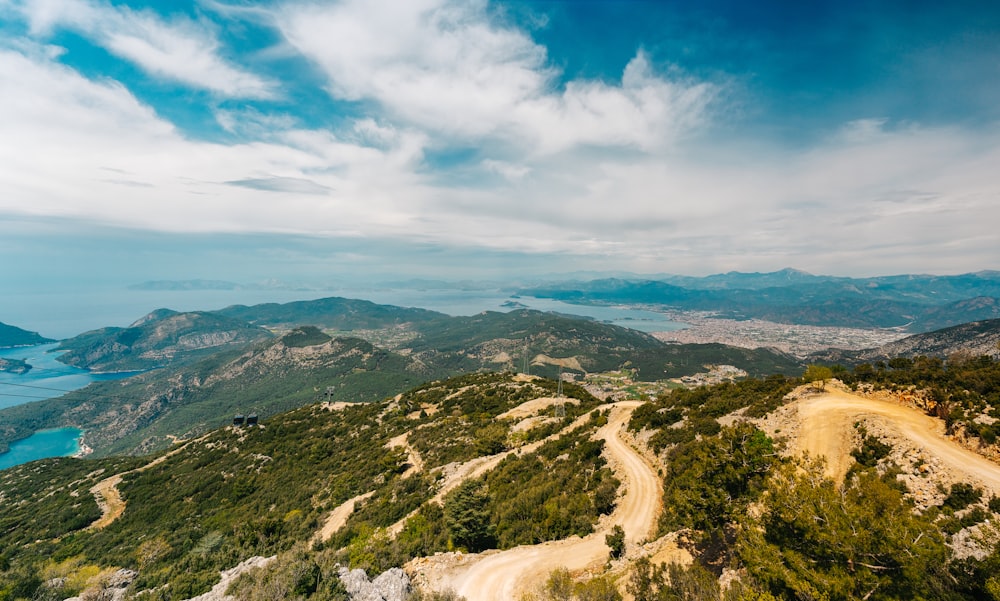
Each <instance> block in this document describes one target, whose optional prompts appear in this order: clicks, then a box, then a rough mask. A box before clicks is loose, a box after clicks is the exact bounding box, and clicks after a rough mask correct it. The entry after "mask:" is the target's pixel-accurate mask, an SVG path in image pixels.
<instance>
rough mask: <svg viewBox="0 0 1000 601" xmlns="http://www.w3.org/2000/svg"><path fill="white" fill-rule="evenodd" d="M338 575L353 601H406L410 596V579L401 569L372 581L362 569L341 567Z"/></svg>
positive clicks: (388, 572)
mask: <svg viewBox="0 0 1000 601" xmlns="http://www.w3.org/2000/svg"><path fill="white" fill-rule="evenodd" d="M337 574H338V576H339V577H340V581H341V582H342V583H343V584H344V588H345V589H347V593H348V594H349V595H350V596H351V601H406V599H407V598H408V597H409V596H410V591H411V588H410V578H409V576H407V575H406V573H405V572H404V571H403V570H401V569H400V568H392V569H390V570H387V571H385V572H383V573H382V574H379V575H378V576H377V577H376V578H375V580H372V581H369V580H368V574H366V573H365V571H364V570H361V569H357V570H348V569H347V568H344V567H341V568H340V570H339V571H338V573H337Z"/></svg>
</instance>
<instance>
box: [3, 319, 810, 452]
mask: <svg viewBox="0 0 1000 601" xmlns="http://www.w3.org/2000/svg"><path fill="white" fill-rule="evenodd" d="M345 308H347V310H346V311H345ZM352 308H355V309H356V308H360V310H358V311H352V310H351V309H352ZM250 309H251V308H247V307H240V308H236V309H234V310H233V311H234V313H233V314H234V315H240V316H241V317H244V318H247V317H249V318H252V317H253V314H252V312H251V311H250ZM260 310H261V315H263V316H264V317H262V318H261V319H256V320H255V321H258V322H261V321H265V322H267V323H269V324H278V323H281V324H284V323H286V321H288V320H293V319H298V318H302V319H310V318H311V319H312V320H313V321H314V322H315V321H320V322H326V323H335V324H338V325H340V326H341V327H346V326H348V325H354V326H366V327H367V326H374V325H383V326H385V327H383V328H381V329H378V330H367V329H366V330H357V331H355V332H348V333H347V334H348V335H345V336H337V337H331V335H329V334H327V333H324V332H323V331H321V330H320V329H318V328H316V327H315V326H299V327H294V328H292V329H290V330H288V331H287V332H285V334H284V335H282V336H281V337H277V338H275V337H273V335H272V334H271V333H270V332H269V331H267V330H263V329H262V328H260V327H259V326H250V325H248V324H247V323H246V322H243V321H240V320H239V319H237V318H236V317H229V316H226V315H219V314H215V313H203V312H193V313H177V312H175V311H170V310H167V309H161V310H157V311H154V312H152V313H150V314H149V315H147V316H145V317H144V318H142V319H140V320H138V321H136V322H135V323H134V324H133V325H132V326H130V327H129V328H107V329H104V330H97V331H94V332H88V333H86V334H83V335H81V336H78V337H76V338H74V339H70V340H68V341H65V342H64V343H63V345H62V348H68V349H69V351H68V352H67V353H66V355H65V357H66V360H67V362H70V363H71V364H75V365H80V366H86V367H90V368H92V369H103V370H125V369H137V370H141V369H149V368H152V367H159V369H155V370H152V371H148V372H146V373H141V374H138V375H136V376H133V377H131V378H128V379H125V380H118V381H113V382H98V383H94V384H92V385H91V386H89V387H87V388H85V389H83V390H81V391H78V392H76V393H71V394H69V395H66V396H65V397H62V398H59V399H51V400H48V401H41V402H36V403H29V404H25V405H18V406H15V407H11V408H8V409H4V410H3V411H0V416H2V418H3V422H4V427H3V429H2V430H0V442H7V443H9V442H11V441H14V440H18V439H20V438H24V437H25V436H27V435H29V434H30V433H31V432H34V431H37V430H39V429H44V428H54V427H61V426H70V425H72V426H75V427H79V428H81V429H83V430H85V431H86V432H87V441H88V444H89V445H90V446H91V447H92V448H94V449H95V450H96V451H97V452H98V453H99V454H102V455H103V454H109V453H117V452H127V453H139V452H148V451H150V450H154V449H158V448H163V447H165V446H167V445H168V441H169V440H170V437H178V436H179V437H187V436H192V435H195V434H197V433H200V432H204V431H207V430H208V429H211V428H214V427H218V426H219V425H221V424H224V423H226V421H227V420H229V419H231V418H232V416H233V415H235V414H237V413H245V412H249V411H255V412H257V413H259V414H261V415H271V414H274V413H276V412H279V411H284V410H289V409H292V408H295V407H299V406H302V405H304V404H308V403H311V402H314V401H316V400H317V399H320V398H325V399H328V400H332V401H347V402H363V401H377V400H381V399H384V398H386V397H389V396H392V395H394V394H397V393H399V392H402V391H403V390H405V389H406V388H408V387H410V386H413V385H415V384H416V383H418V382H421V381H424V380H428V379H433V378H441V377H447V376H454V375H458V374H463V373H473V372H480V371H512V372H513V371H518V370H521V369H523V368H524V367H525V359H527V364H528V365H527V367H528V369H529V370H530V372H531V373H533V374H536V375H544V376H548V377H551V378H555V377H557V376H558V374H559V373H560V372H561V371H565V372H567V373H576V374H579V375H584V374H586V373H594V372H603V371H616V370H620V369H630V370H632V373H633V374H634V377H635V378H637V379H639V380H642V381H656V380H663V379H668V378H677V377H681V376H686V375H692V374H695V373H699V372H704V371H706V367H707V366H710V365H720V364H725V365H734V366H736V367H738V368H740V369H743V370H745V371H747V372H748V373H750V374H752V375H766V374H770V373H785V374H797V373H800V372H801V370H802V367H803V365H802V364H801V362H800V361H799V360H798V359H796V358H794V357H791V356H788V355H785V354H782V353H778V352H776V351H772V350H768V349H754V350H750V349H742V348H735V347H727V346H724V345H721V344H698V345H681V344H667V343H664V342H661V341H659V340H657V339H656V338H653V337H652V336H650V335H648V334H644V333H642V332H638V331H635V330H630V329H627V328H622V327H619V326H615V325H611V324H606V323H602V322H598V321H594V320H590V319H582V318H577V317H570V316H564V315H558V314H554V313H543V312H539V311H532V310H520V311H511V312H510V313H499V312H490V311H487V312H484V313H481V314H479V315H474V316H470V317H449V316H446V315H441V314H437V313H433V312H428V311H422V310H411V309H400V308H397V307H389V306H380V305H373V304H372V303H367V302H364V301H345V300H344V299H323V300H322V301H309V302H305V303H291V304H290V306H285V305H262V306H260ZM404 318H413V319H415V320H416V321H410V322H407V321H404ZM351 334H357V336H353V335H351ZM362 335H363V336H365V338H361V336H362Z"/></svg>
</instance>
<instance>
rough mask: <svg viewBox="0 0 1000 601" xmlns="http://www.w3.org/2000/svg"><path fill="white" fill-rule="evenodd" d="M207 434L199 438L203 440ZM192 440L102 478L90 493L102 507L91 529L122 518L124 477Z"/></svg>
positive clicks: (179, 450)
mask: <svg viewBox="0 0 1000 601" xmlns="http://www.w3.org/2000/svg"><path fill="white" fill-rule="evenodd" d="M206 436H208V435H207V434H206V435H205V436H202V437H201V438H199V439H197V440H203V439H204V438H205V437H206ZM191 442H197V441H188V442H185V443H184V444H182V445H181V446H179V447H177V448H176V449H174V450H172V451H170V452H169V453H167V454H165V455H161V456H159V457H157V458H156V459H154V460H152V461H150V462H149V463H147V464H146V465H144V466H142V467H137V468H136V469H134V470H129V471H127V472H122V473H120V474H115V475H113V476H108V477H107V478H105V479H104V480H101V481H100V482H98V483H97V484H95V485H94V486H93V487H92V488H91V489H90V493H91V494H93V495H94V500H95V501H97V506H98V507H100V509H101V517H99V518H97V520H95V521H94V523H93V524H91V525H90V526H87V527H88V528H90V529H91V530H100V529H102V528H106V527H108V526H110V525H111V524H112V523H113V522H114V521H115V520H117V519H118V518H120V517H121V516H122V514H123V513H125V499H123V498H122V494H121V491H119V490H118V485H119V484H121V483H122V478H123V477H124V476H127V475H129V474H134V473H139V472H144V471H146V470H148V469H149V468H151V467H153V466H156V465H159V464H161V463H163V462H164V461H166V460H167V459H169V458H170V457H173V456H174V455H176V454H177V453H180V452H181V451H183V450H184V449H185V448H186V447H187V446H188V445H189V444H191Z"/></svg>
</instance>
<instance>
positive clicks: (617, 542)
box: [604, 524, 625, 559]
mask: <svg viewBox="0 0 1000 601" xmlns="http://www.w3.org/2000/svg"><path fill="white" fill-rule="evenodd" d="M604 543H605V544H606V545H607V546H608V547H610V548H611V559H618V558H619V557H621V556H622V555H625V529H624V528H622V527H621V525H620V524H615V527H614V528H612V529H611V534H608V535H606V536H605V537H604Z"/></svg>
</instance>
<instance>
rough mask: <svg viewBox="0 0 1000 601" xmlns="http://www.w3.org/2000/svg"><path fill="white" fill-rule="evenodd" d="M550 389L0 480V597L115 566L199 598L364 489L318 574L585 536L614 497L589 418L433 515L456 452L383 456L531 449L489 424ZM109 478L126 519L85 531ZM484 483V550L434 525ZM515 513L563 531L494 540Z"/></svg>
mask: <svg viewBox="0 0 1000 601" xmlns="http://www.w3.org/2000/svg"><path fill="white" fill-rule="evenodd" d="M554 388H555V383H554V382H550V381H542V380H534V381H521V380H515V378H514V377H513V376H512V375H509V374H477V375H471V376H465V377H463V378H459V379H454V380H447V381H436V382H432V383H430V384H428V385H424V386H421V387H418V388H415V389H413V390H411V391H410V392H407V393H405V394H403V395H402V396H401V397H400V399H399V400H397V401H386V402H382V403H362V404H354V405H351V406H348V407H346V408H342V409H338V410H328V409H325V408H323V406H322V405H318V404H312V405H309V406H306V407H302V408H299V409H296V410H293V411H291V412H288V413H284V414H280V415H274V416H272V417H269V418H267V419H264V420H263V421H262V422H261V424H260V426H259V427H244V428H235V427H226V428H222V429H219V430H215V431H212V432H209V433H208V434H207V435H205V436H203V437H201V438H199V439H197V440H191V441H189V442H185V443H180V444H178V445H176V446H175V447H174V450H176V451H177V452H176V453H171V454H169V455H162V454H160V455H158V456H147V457H144V458H129V459H112V458H108V459H86V460H71V459H51V460H44V461H41V462H36V463H33V464H29V465H24V466H18V467H15V468H11V469H9V470H5V471H3V472H0V498H2V499H3V501H4V506H5V508H6V509H5V511H4V512H3V514H2V515H0V549H2V551H0V583H2V584H0V599H12V598H19V597H21V596H27V597H31V596H33V595H34V594H36V593H38V592H39V591H40V590H42V589H43V588H44V587H42V582H43V580H42V576H43V574H45V573H53V572H54V571H60V570H61V571H62V572H64V573H66V574H67V575H68V578H67V581H65V582H63V583H62V584H61V585H60V586H59V590H60V591H61V594H63V595H65V596H70V595H72V594H77V593H79V589H74V588H73V587H74V586H76V585H77V584H78V583H79V582H80V581H81V574H86V573H91V574H96V573H97V572H98V571H99V570H101V569H105V570H106V569H111V568H129V569H132V570H135V571H137V572H138V577H137V578H136V579H135V581H134V582H133V584H132V587H131V589H130V591H132V592H136V591H142V590H153V589H158V588H159V587H164V586H166V587H167V590H168V594H167V598H170V599H186V598H189V597H191V596H194V595H197V594H200V593H203V592H205V591H206V590H208V588H209V587H210V586H211V585H212V584H214V583H215V582H216V581H217V580H218V574H219V571H220V570H222V569H226V568H229V567H232V566H233V565H235V564H236V563H239V562H240V561H242V560H243V559H246V558H248V557H250V556H253V555H271V554H274V553H279V552H282V551H288V550H291V549H293V547H295V548H300V549H304V548H306V546H305V542H306V541H307V540H309V539H310V537H312V535H313V534H314V533H315V532H316V531H317V529H318V528H319V526H320V524H321V521H322V519H323V518H324V516H325V515H326V513H327V512H329V511H330V510H331V509H332V508H334V507H336V506H337V505H339V504H340V503H342V502H344V501H345V500H347V499H349V498H351V497H353V496H355V495H358V494H360V493H363V492H367V491H374V493H375V494H374V495H373V496H372V498H371V500H370V501H369V502H367V503H365V504H363V505H362V506H361V507H359V508H358V509H357V511H356V513H355V515H354V516H353V517H352V519H351V521H350V522H349V523H348V526H347V527H346V528H345V529H343V530H342V531H341V532H339V533H338V535H337V538H335V539H334V541H333V542H331V544H330V545H329V546H328V549H327V550H325V551H319V552H310V553H309V554H308V557H307V561H308V562H310V563H312V564H315V565H317V566H322V567H323V569H324V570H332V567H333V565H334V564H335V563H336V562H337V561H340V562H351V563H352V564H354V565H363V566H364V567H368V568H372V569H378V568H384V567H388V566H389V565H398V562H400V561H405V559H407V558H408V557H411V556H414V555H417V554H431V553H433V552H434V551H435V550H445V548H447V547H449V546H452V545H454V546H459V547H462V548H474V546H475V545H481V544H486V545H490V546H494V545H500V546H503V547H506V546H513V545H516V544H521V543H524V542H534V541H537V540H539V537H540V538H541V540H550V539H558V538H563V537H565V536H569V535H571V534H580V533H586V532H588V531H589V529H590V527H591V524H592V523H593V522H594V521H595V520H596V519H597V517H598V515H599V514H600V513H602V512H606V511H608V510H609V507H610V506H609V503H611V504H612V505H613V499H614V492H615V490H616V488H617V486H618V483H617V481H615V480H614V479H613V478H611V476H610V472H609V471H608V470H607V469H606V468H604V467H603V460H602V459H601V458H600V451H601V446H600V444H595V443H593V442H589V441H588V439H589V437H590V434H592V432H593V429H594V428H595V427H597V425H599V424H600V423H602V422H600V420H599V419H597V416H595V418H594V419H592V420H590V421H589V422H588V423H587V424H585V425H583V426H582V427H581V428H580V429H578V430H574V431H571V432H566V433H565V434H564V435H562V436H558V435H557V436H555V437H553V439H552V442H551V443H549V444H547V445H543V446H542V447H541V449H539V450H538V451H537V452H532V453H525V454H523V455H522V456H521V457H519V458H517V459H516V460H515V461H514V462H513V463H510V464H505V467H503V468H502V469H501V470H500V471H499V472H498V473H500V474H503V477H502V478H500V479H497V477H490V476H487V477H485V479H484V480H482V481H470V482H471V483H472V484H470V485H469V486H468V487H465V488H466V489H467V490H463V489H462V488H460V489H459V490H458V491H456V493H455V494H454V495H449V496H446V497H445V499H444V501H443V504H437V503H434V504H429V503H427V502H428V500H429V499H430V498H431V497H432V496H433V494H434V491H435V489H436V486H437V485H436V482H437V478H438V477H439V476H438V477H436V476H435V475H434V474H435V473H437V469H438V468H440V467H442V466H443V464H444V462H447V461H452V460H454V457H455V454H454V453H453V452H448V453H445V454H443V455H440V456H438V458H437V459H435V456H434V455H433V454H428V455H427V456H426V462H425V465H424V472H423V474H418V475H414V476H410V477H406V478H404V477H402V476H401V474H402V473H403V472H404V470H405V468H406V467H407V465H406V463H405V455H404V454H403V453H402V452H398V451H388V450H387V448H386V445H387V443H388V442H389V440H390V439H391V438H393V437H395V436H397V435H399V434H402V433H406V432H410V433H411V435H414V434H417V433H421V432H424V431H425V430H426V436H425V437H424V438H423V439H422V440H433V441H434V442H433V444H434V445H435V446H439V447H440V448H442V449H443V448H446V447H449V446H450V447H452V448H454V449H460V452H461V455H462V457H463V458H468V459H471V458H475V457H478V456H480V455H482V454H490V453H496V452H498V451H503V450H506V449H511V448H517V447H518V446H521V445H524V444H525V443H526V442H527V441H528V440H530V439H532V438H534V437H531V436H528V437H527V438H525V437H520V438H519V437H513V436H511V431H510V428H511V426H512V425H513V423H514V420H497V419H495V418H496V416H497V415H499V414H500V413H502V412H503V411H505V410H507V409H510V408H512V407H514V406H516V405H517V404H519V403H521V402H523V401H525V400H530V399H533V398H536V397H538V396H544V395H549V394H552V391H553V390H554ZM569 388H570V389H571V390H570V392H571V394H573V395H575V396H577V397H579V398H580V399H582V402H581V403H580V404H578V405H567V406H566V417H565V418H561V419H562V421H561V422H560V425H561V426H565V425H566V424H568V423H569V422H571V421H572V420H573V419H574V418H575V417H576V416H579V415H585V414H586V413H587V412H588V411H590V409H591V408H592V407H593V406H595V405H596V404H597V402H596V400H595V399H593V398H591V397H589V395H587V394H586V393H584V392H583V391H581V390H579V389H577V388H575V387H569ZM550 431H551V428H549V429H547V430H546V433H549V432H550ZM543 434H544V433H543ZM546 435H547V434H546ZM419 444H424V443H419ZM182 445H183V446H182ZM157 458H159V461H156V462H154V459H157ZM137 468H139V469H137ZM118 473H122V474H123V479H122V482H121V483H120V484H119V485H118V487H117V488H118V490H120V492H121V495H122V498H123V499H124V500H125V503H126V509H125V512H124V514H123V515H122V516H121V517H120V518H119V519H117V520H115V521H114V522H113V523H111V524H110V525H109V526H107V527H106V528H103V529H97V530H95V529H88V528H87V526H88V525H89V524H91V523H92V522H93V521H94V520H96V519H97V518H98V517H99V516H100V510H99V509H98V507H97V505H96V503H95V502H94V496H93V495H92V494H91V493H90V492H89V491H90V488H91V487H92V486H94V485H95V484H96V483H97V482H99V481H101V480H102V479H104V478H107V477H109V476H111V475H114V474H118ZM513 474H516V475H517V477H516V479H514V480H511V476H512V475H513ZM491 478H492V479H491ZM477 482H478V483H477ZM480 487H488V491H489V492H488V494H485V496H484V497H482V499H481V500H482V503H483V506H482V508H483V509H485V510H486V511H485V513H484V514H483V516H482V519H483V520H484V521H483V524H482V525H483V527H484V531H483V532H484V533H485V536H486V537H487V538H484V539H475V538H463V537H464V536H465V535H464V534H463V533H464V532H465V531H464V530H461V529H459V528H458V526H456V525H455V524H452V523H449V522H448V521H447V519H446V518H445V516H446V515H450V512H452V511H453V510H454V509H455V508H457V507H461V506H463V505H462V504H464V503H467V502H468V498H467V495H473V496H475V495H479V494H482V493H481V492H477V491H478V490H479V488H480ZM482 490H483V491H485V490H487V488H482ZM525 502H530V503H531V504H536V503H537V504H538V507H539V508H540V509H541V508H543V507H546V506H548V505H547V503H548V504H551V503H555V504H558V505H561V506H563V508H564V509H563V512H562V514H561V515H562V516H563V518H564V519H561V520H556V521H552V522H550V523H548V525H546V526H545V527H544V528H541V529H539V528H533V529H531V531H530V532H529V531H525V532H520V533H519V532H515V531H510V530H509V528H507V529H505V528H504V525H505V524H509V523H510V518H509V514H510V512H511V511H512V510H514V508H516V507H521V506H523V505H524V503H525ZM418 508H421V510H420V512H419V514H418V516H417V517H415V518H413V520H411V521H412V527H410V528H408V529H407V530H404V532H405V533H406V534H403V535H401V537H400V544H399V546H396V547H388V546H385V547H379V548H377V549H374V550H373V551H372V552H371V553H365V554H356V553H354V554H352V551H350V550H348V549H344V550H338V549H340V547H341V545H340V544H339V543H337V541H341V542H344V544H345V545H347V546H358V545H361V543H363V542H364V543H366V542H367V541H368V539H369V538H371V537H373V532H374V530H375V529H377V528H383V527H386V526H388V525H390V524H391V523H393V522H395V521H396V520H397V519H399V518H401V517H403V516H405V515H406V514H407V513H409V512H410V511H412V510H416V509H418ZM428 520H429V521H428ZM541 523H542V520H539V524H541ZM430 533H434V536H428V535H429V534H430ZM372 540H373V541H374V540H375V539H372ZM359 562H360V563H359ZM12 591H19V592H12ZM59 598H63V597H59Z"/></svg>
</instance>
